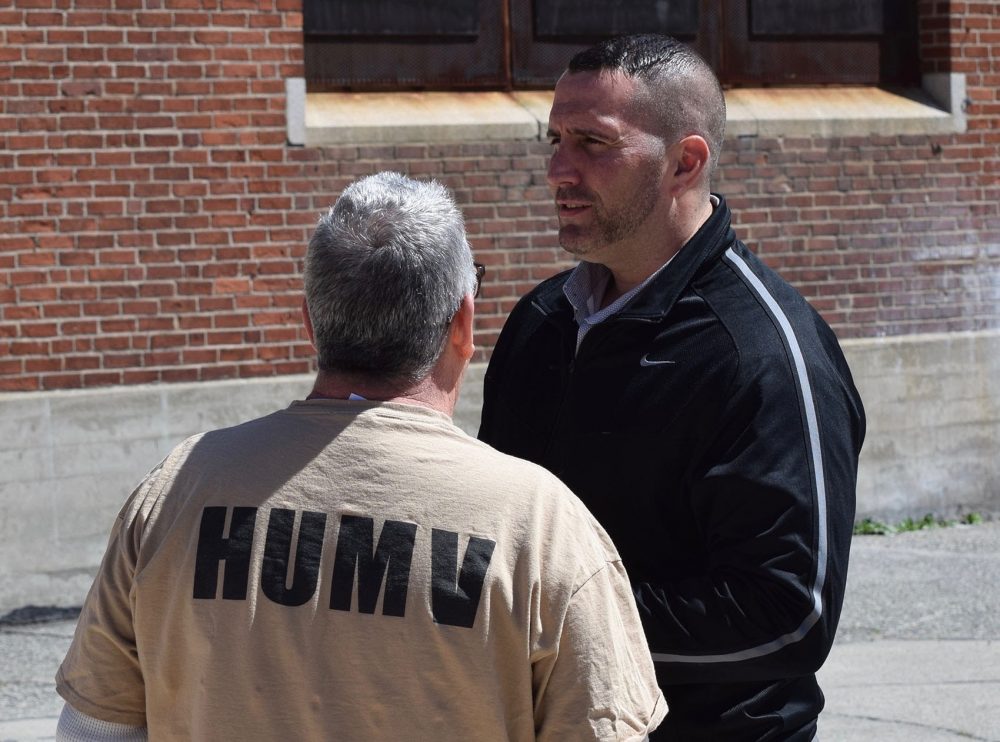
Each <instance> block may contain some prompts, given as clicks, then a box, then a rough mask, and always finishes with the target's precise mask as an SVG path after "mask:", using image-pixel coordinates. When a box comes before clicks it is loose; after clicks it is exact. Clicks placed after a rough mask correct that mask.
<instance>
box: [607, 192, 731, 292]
mask: <svg viewBox="0 0 1000 742" xmlns="http://www.w3.org/2000/svg"><path fill="white" fill-rule="evenodd" d="M714 209H715V206H714V204H713V202H712V201H711V200H710V199H709V198H708V197H706V198H705V200H704V202H703V203H702V205H701V207H700V209H699V210H698V211H697V212H696V213H695V215H694V216H693V217H692V218H691V219H687V220H685V222H684V225H683V226H682V228H681V229H679V230H674V232H675V233H678V232H679V237H678V238H676V239H674V240H672V241H671V240H669V239H664V240H663V242H662V243H661V246H660V249H659V250H650V249H649V246H646V249H645V250H640V251H637V252H636V254H637V256H638V260H637V261H635V262H632V263H626V264H621V265H608V266H607V268H608V270H609V271H611V279H610V280H609V281H608V285H607V288H606V289H605V290H604V296H603V297H602V298H601V301H600V308H601V309H604V308H605V307H607V306H609V305H610V304H611V303H613V302H614V301H615V300H616V299H618V298H619V297H620V296H622V295H624V294H627V293H628V292H629V291H631V290H632V289H634V288H635V287H636V286H638V285H640V284H641V283H642V282H643V281H645V280H646V279H647V278H649V277H650V276H651V275H653V274H654V273H656V272H657V271H658V270H660V268H662V267H663V266H664V265H666V264H667V262H669V261H670V260H671V259H672V258H673V257H674V255H676V254H677V253H679V252H680V251H681V250H682V249H683V248H684V246H685V245H686V244H687V243H688V242H690V241H691V238H692V237H694V236H695V234H697V232H698V230H699V229H701V228H702V226H703V225H704V224H705V222H707V221H708V220H709V218H710V217H711V216H712V211H713V210H714Z"/></svg>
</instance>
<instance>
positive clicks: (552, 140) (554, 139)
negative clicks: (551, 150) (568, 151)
mask: <svg viewBox="0 0 1000 742" xmlns="http://www.w3.org/2000/svg"><path fill="white" fill-rule="evenodd" d="M549 144H550V145H553V146H555V145H557V144H559V137H549Z"/></svg>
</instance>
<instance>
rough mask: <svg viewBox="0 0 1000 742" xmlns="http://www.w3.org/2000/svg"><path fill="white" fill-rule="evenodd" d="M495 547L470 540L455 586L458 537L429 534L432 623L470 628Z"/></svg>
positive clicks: (493, 543)
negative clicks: (433, 621)
mask: <svg viewBox="0 0 1000 742" xmlns="http://www.w3.org/2000/svg"><path fill="white" fill-rule="evenodd" d="M496 545H497V544H496V541H490V540H489V539H485V538H479V537H477V536H472V537H470V538H469V545H468V547H466V549H465V558H464V559H463V560H462V571H461V572H460V573H458V582H457V583H456V582H455V577H456V573H457V572H458V534H457V533H453V532H452V531H442V530H439V529H437V528H434V529H432V530H431V611H432V612H433V613H434V620H435V621H437V622H438V623H444V624H448V625H449V626H464V627H466V628H469V629H471V628H472V625H473V624H474V623H475V622H476V611H477V610H478V609H479V599H480V597H481V596H482V594H483V583H484V582H485V581H486V570H488V569H489V567H490V560H491V559H492V558H493V549H494V548H495V547H496Z"/></svg>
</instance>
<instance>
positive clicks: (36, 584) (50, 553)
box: [0, 333, 1000, 615]
mask: <svg viewBox="0 0 1000 742" xmlns="http://www.w3.org/2000/svg"><path fill="white" fill-rule="evenodd" d="M844 345H845V350H846V351H847V354H848V357H849V359H850V361H851V366H852V369H853V370H854V373H855V380H856V382H857V385H858V387H859V389H860V390H861V393H862V396H863V398H864V401H865V405H866V408H867V411H868V419H869V429H868V438H867V441H866V443H865V449H864V453H863V456H862V464H861V478H860V483H859V491H858V516H859V518H860V517H864V516H866V515H870V516H877V517H882V518H888V519H890V520H896V519H899V518H902V517H904V516H906V515H913V516H922V515H923V514H925V513H927V512H932V513H935V514H942V515H945V514H952V513H956V512H961V511H968V510H983V511H989V512H997V511H1000V456H998V451H997V445H998V441H1000V385H998V384H997V383H996V382H995V381H994V380H995V379H996V378H997V377H998V375H1000V333H957V334H948V335H924V336H911V337H907V338H892V339H884V340H880V339H873V340H855V341H848V342H845V344H844ZM483 371H484V367H483V366H482V365H477V366H473V367H472V368H471V369H470V372H469V375H468V378H467V380H466V385H465V391H464V393H463V395H462V398H461V400H460V402H459V410H458V412H457V414H456V421H457V422H458V424H459V426H460V427H462V428H463V429H464V430H466V431H467V432H469V433H472V434H474V433H475V431H476V429H477V428H478V425H479V408H480V406H481V388H482V374H483ZM311 382H312V378H311V377H310V376H287V377H280V378H269V379H266V380H251V381H246V380H244V381H222V382H204V383H196V384H169V385H154V386H135V387H122V388H112V389H93V390H81V391H65V392H43V393H25V394H21V393H13V394H0V615H3V614H4V613H6V612H7V611H8V610H11V609H13V608H16V607H19V606H23V605H27V604H37V605H78V604H79V603H80V602H81V601H82V599H83V597H84V595H85V593H86V590H87V588H88V586H89V585H90V581H91V579H92V576H93V573H94V570H95V569H96V566H97V563H98V561H99V560H100V556H101V554H102V553H103V550H104V546H105V543H106V539H107V533H108V529H109V528H110V526H111V524H112V522H113V520H114V518H115V515H116V513H117V512H118V509H119V508H120V507H121V504H122V502H123V501H124V499H125V498H126V497H127V495H128V493H129V492H130V491H131V489H132V488H133V487H134V486H135V484H136V483H137V482H138V481H139V479H140V478H141V477H142V476H143V475H144V474H145V472H146V471H148V470H149V469H150V468H151V467H152V466H153V465H154V464H156V462H157V461H159V460H160V459H161V458H163V456H165V455H166V454H167V452H168V451H169V450H170V449H171V448H172V447H173V446H174V445H176V444H177V443H178V442H179V441H181V440H182V439H183V438H185V437H187V436H188V435H191V434H193V433H196V432H200V431H202V430H208V429H211V428H217V427H224V426H227V425H232V424H235V423H238V422H241V421H244V420H247V419H250V418H253V417H257V416H259V415H262V414H266V413H268V412H271V411H273V410H275V409H279V408H281V407H284V406H285V405H287V404H288V403H289V402H290V401H291V400H293V399H301V398H303V397H304V396H305V395H306V394H307V393H308V391H309V389H310V386H311Z"/></svg>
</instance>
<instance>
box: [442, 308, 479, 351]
mask: <svg viewBox="0 0 1000 742" xmlns="http://www.w3.org/2000/svg"><path fill="white" fill-rule="evenodd" d="M475 314H476V302H475V299H473V298H472V294H466V295H465V296H463V297H462V303H461V304H460V305H459V307H458V311H457V312H455V316H454V317H453V318H452V320H451V324H450V325H449V326H448V345H449V347H450V348H451V350H452V351H453V352H454V353H455V354H456V355H457V356H458V357H459V358H461V359H462V360H463V361H467V360H469V359H470V358H472V354H473V353H475V351H476V344H475V342H473V341H474V337H473V335H474V333H473V319H474V317H475Z"/></svg>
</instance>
